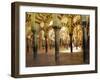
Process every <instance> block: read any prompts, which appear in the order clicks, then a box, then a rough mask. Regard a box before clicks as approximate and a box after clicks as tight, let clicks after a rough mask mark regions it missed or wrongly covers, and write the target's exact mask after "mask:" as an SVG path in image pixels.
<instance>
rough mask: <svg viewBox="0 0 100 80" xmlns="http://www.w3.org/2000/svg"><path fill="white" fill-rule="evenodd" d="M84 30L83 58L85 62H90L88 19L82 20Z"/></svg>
mask: <svg viewBox="0 0 100 80" xmlns="http://www.w3.org/2000/svg"><path fill="white" fill-rule="evenodd" d="M82 26H83V28H82V30H83V60H84V63H89V49H88V44H87V31H86V21H83V22H82Z"/></svg>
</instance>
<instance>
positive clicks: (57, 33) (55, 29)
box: [53, 26, 60, 61]
mask: <svg viewBox="0 0 100 80" xmlns="http://www.w3.org/2000/svg"><path fill="white" fill-rule="evenodd" d="M53 28H54V31H55V61H57V60H58V59H59V44H60V38H59V30H60V28H58V27H57V26H55V27H53Z"/></svg>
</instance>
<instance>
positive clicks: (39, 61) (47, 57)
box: [26, 51, 83, 67]
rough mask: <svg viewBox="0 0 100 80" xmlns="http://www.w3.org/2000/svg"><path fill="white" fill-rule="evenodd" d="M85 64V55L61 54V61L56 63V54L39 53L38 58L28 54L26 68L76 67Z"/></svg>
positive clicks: (76, 53)
mask: <svg viewBox="0 0 100 80" xmlns="http://www.w3.org/2000/svg"><path fill="white" fill-rule="evenodd" d="M74 64H83V53H82V52H74V53H66V52H65V53H61V52H60V54H59V59H58V60H57V61H55V54H54V52H50V51H49V53H41V54H40V53H38V55H37V58H35V59H34V58H33V55H32V54H30V53H27V54H26V67H34V66H56V65H74Z"/></svg>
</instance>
